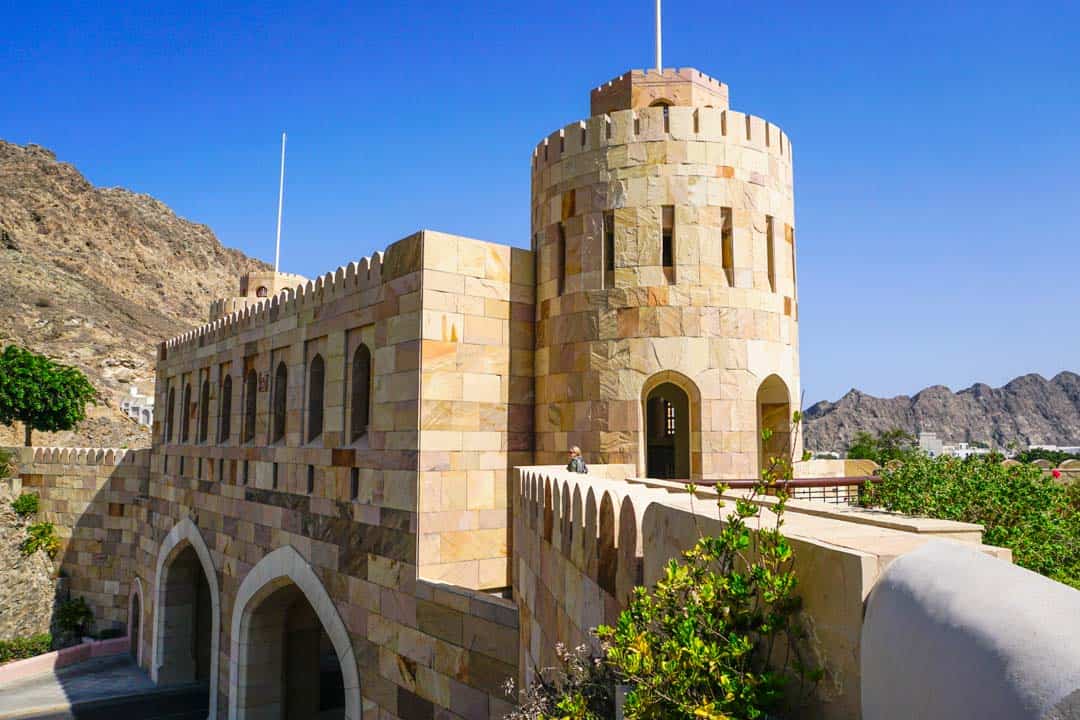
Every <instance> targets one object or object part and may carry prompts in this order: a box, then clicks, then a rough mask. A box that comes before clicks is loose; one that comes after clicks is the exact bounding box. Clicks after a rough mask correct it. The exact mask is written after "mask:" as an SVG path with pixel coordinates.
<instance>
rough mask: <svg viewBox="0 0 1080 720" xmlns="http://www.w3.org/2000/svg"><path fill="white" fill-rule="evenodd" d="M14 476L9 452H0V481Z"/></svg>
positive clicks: (12, 462) (13, 467) (13, 463)
mask: <svg viewBox="0 0 1080 720" xmlns="http://www.w3.org/2000/svg"><path fill="white" fill-rule="evenodd" d="M14 474H15V461H14V458H13V457H12V455H11V453H10V452H7V451H6V450H0V480H2V479H3V478H8V477H11V476H12V475H14Z"/></svg>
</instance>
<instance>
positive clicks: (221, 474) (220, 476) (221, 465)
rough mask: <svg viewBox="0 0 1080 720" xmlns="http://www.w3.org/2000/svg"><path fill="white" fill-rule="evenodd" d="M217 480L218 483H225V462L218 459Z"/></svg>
mask: <svg viewBox="0 0 1080 720" xmlns="http://www.w3.org/2000/svg"><path fill="white" fill-rule="evenodd" d="M217 480H218V482H220V483H223V482H225V460H224V459H223V458H218V461H217Z"/></svg>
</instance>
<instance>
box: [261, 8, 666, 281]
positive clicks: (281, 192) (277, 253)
mask: <svg viewBox="0 0 1080 720" xmlns="http://www.w3.org/2000/svg"><path fill="white" fill-rule="evenodd" d="M657 2H659V0H657ZM284 199H285V133H284V132H283V133H281V181H280V182H279V183H278V195H277V242H276V243H275V245H274V273H275V274H277V271H278V267H279V265H280V263H281V202H282V200H284Z"/></svg>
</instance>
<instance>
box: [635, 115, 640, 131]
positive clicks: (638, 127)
mask: <svg viewBox="0 0 1080 720" xmlns="http://www.w3.org/2000/svg"><path fill="white" fill-rule="evenodd" d="M634 134H635V135H640V134H641V118H639V117H635V118H634Z"/></svg>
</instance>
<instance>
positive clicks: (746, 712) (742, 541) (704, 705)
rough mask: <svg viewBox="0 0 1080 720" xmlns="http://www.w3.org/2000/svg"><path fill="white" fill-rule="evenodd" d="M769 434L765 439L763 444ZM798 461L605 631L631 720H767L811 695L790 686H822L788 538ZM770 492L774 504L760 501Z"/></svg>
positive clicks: (774, 464)
mask: <svg viewBox="0 0 1080 720" xmlns="http://www.w3.org/2000/svg"><path fill="white" fill-rule="evenodd" d="M793 421H794V423H795V424H796V425H797V424H798V422H799V421H800V416H799V414H798V413H796V414H795V416H794V418H793ZM793 429H794V428H793ZM771 435H772V433H771V431H769V430H765V431H764V432H763V439H764V440H765V441H768V440H769V439H770V437H771ZM795 436H796V433H795V432H792V433H791V434H790V437H792V438H794V437H795ZM791 460H792V458H791V455H790V453H789V454H788V455H787V456H786V457H774V458H770V459H769V463H768V467H767V468H766V469H765V470H763V471H762V473H761V478H760V479H759V482H758V484H757V487H755V488H754V490H753V491H752V492H750V493H749V494H748V495H747V496H744V497H740V498H738V499H736V500H735V502H734V507H733V508H731V512H730V513H728V514H727V517H726V519H725V522H724V526H723V529H722V530H721V531H720V534H719V535H716V536H711V537H702V538H700V539H699V540H698V541H697V543H696V544H695V545H694V547H693V548H692V549H690V550H688V551H686V552H684V553H683V556H682V561H681V562H679V561H676V560H671V561H670V562H669V563H668V564H667V567H666V568H665V570H664V575H663V577H662V578H661V579H660V580H658V581H657V583H656V585H655V586H653V587H652V588H649V589H645V588H640V587H639V588H636V589H635V590H634V595H633V597H632V598H631V600H630V602H629V604H628V606H627V608H626V610H625V611H623V612H622V614H621V615H620V616H619V619H618V622H617V623H616V624H615V626H614V627H601V628H599V629H598V631H597V633H598V635H599V636H600V638H601V639H602V640H604V642H605V643H606V645H605V651H606V657H607V661H608V662H609V663H610V664H611V665H612V666H613V667H614V668H615V671H616V674H618V675H619V676H620V677H621V678H622V681H623V682H626V683H628V684H629V685H630V686H631V688H630V690H629V692H628V694H627V696H626V704H625V706H624V710H625V714H626V717H627V718H628V720H646V719H649V720H651V719H652V718H699V719H701V720H724V719H726V718H750V719H753V718H762V717H765V716H766V713H770V712H775V711H777V709H779V708H781V707H782V705H783V702H784V700H785V698H787V699H788V700H790V699H792V698H793V697H795V698H798V697H800V696H801V694H802V691H805V689H806V687H807V686H806V685H802V687H801V689H800V691H799V692H795V691H794V690H793V689H792V688H791V684H790V681H791V680H792V679H796V678H797V679H799V680H800V681H810V682H813V681H816V680H817V679H818V678H819V677H820V672H818V671H811V670H809V668H808V664H807V663H806V662H804V660H803V658H802V657H801V653H800V651H799V648H800V645H799V642H798V641H799V640H800V639H801V638H802V637H803V633H802V631H801V629H800V627H799V625H798V622H797V614H798V609H799V602H798V598H797V596H796V595H795V589H796V586H797V580H796V576H795V571H794V556H793V553H792V549H791V545H790V544H789V543H788V540H787V538H785V537H784V535H783V534H782V532H781V529H782V527H783V524H784V512H785V509H786V505H787V500H788V497H789V494H788V490H787V486H786V485H785V482H786V481H789V480H791V479H792V477H793V467H792V462H791ZM719 487H720V491H721V493H724V492H726V491H727V490H728V488H727V487H726V486H723V485H721V486H719ZM766 492H768V493H770V494H772V495H773V496H774V497H773V498H772V500H773V502H771V503H767V504H764V505H759V504H758V503H757V502H755V500H757V499H758V496H760V495H763V494H765V493H766ZM718 503H719V505H720V508H721V511H722V512H723V511H724V510H725V507H726V503H725V501H724V500H722V499H721V500H718ZM778 657H783V658H787V659H788V661H787V662H786V663H785V662H780V663H777V662H776V660H777V658H778Z"/></svg>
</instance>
